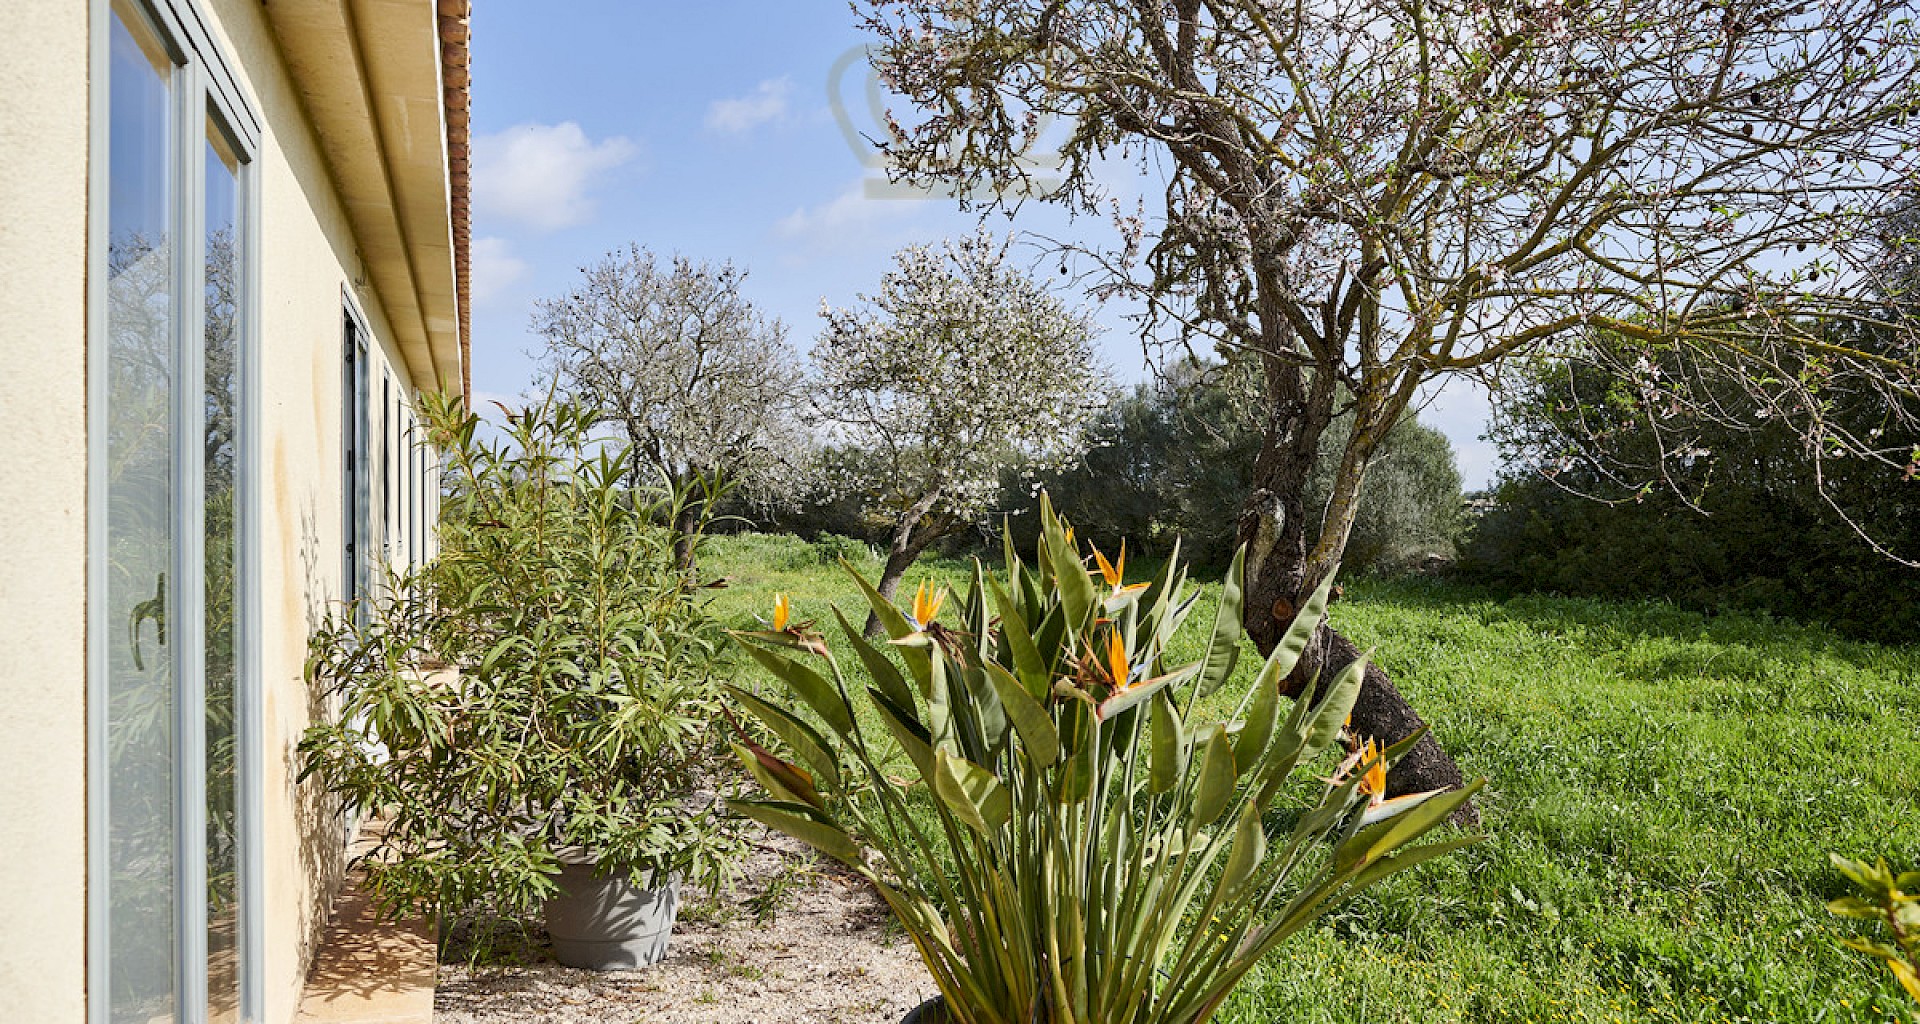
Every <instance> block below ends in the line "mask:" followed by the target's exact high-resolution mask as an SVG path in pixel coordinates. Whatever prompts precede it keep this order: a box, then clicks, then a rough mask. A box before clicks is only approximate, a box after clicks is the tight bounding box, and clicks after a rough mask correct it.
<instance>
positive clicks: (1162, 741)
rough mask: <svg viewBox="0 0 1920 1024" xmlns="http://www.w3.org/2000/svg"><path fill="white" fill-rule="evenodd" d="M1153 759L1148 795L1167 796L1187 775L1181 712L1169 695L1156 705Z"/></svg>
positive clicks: (1164, 696) (1155, 700) (1154, 707)
mask: <svg viewBox="0 0 1920 1024" xmlns="http://www.w3.org/2000/svg"><path fill="white" fill-rule="evenodd" d="M1151 757H1152V762H1153V763H1152V771H1151V772H1150V774H1149V775H1148V776H1147V789H1148V791H1149V792H1153V793H1165V792H1166V791H1167V790H1170V789H1172V788H1173V787H1174V786H1176V785H1178V784H1179V782H1180V779H1181V778H1182V777H1183V776H1185V775H1186V774H1187V734H1186V729H1185V728H1184V727H1183V726H1182V725H1181V724H1180V712H1179V710H1178V709H1177V708H1175V707H1174V706H1173V698H1172V697H1171V696H1169V695H1168V694H1166V693H1161V694H1160V695H1158V696H1157V697H1155V698H1154V701H1153V747H1152V750H1151Z"/></svg>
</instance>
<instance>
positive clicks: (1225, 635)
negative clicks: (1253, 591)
mask: <svg viewBox="0 0 1920 1024" xmlns="http://www.w3.org/2000/svg"><path fill="white" fill-rule="evenodd" d="M1246 576H1247V548H1246V545H1244V544H1243V545H1241V546H1240V549H1239V550H1237V551H1235V552H1234V553H1233V567H1232V568H1231V569H1229V570H1227V578H1226V581H1225V582H1224V583H1222V584H1221V587H1220V607H1219V609H1218V610H1217V611H1215V613H1214V616H1213V636H1212V638H1211V639H1209V640H1208V641H1207V657H1206V667H1205V668H1204V669H1202V670H1201V672H1200V680H1199V682H1197V683H1195V684H1194V693H1195V695H1196V696H1197V697H1198V698H1200V699H1205V698H1206V697H1208V696H1211V695H1212V694H1213V692H1214V691H1215V690H1218V689H1219V688H1220V687H1221V685H1222V684H1224V683H1225V682H1226V681H1227V677H1229V676H1231V675H1233V666H1234V665H1236V664H1238V663H1239V661H1240V636H1241V633H1242V631H1243V630H1245V628H1246V625H1245V616H1246V607H1245V603H1244V593H1245V589H1246Z"/></svg>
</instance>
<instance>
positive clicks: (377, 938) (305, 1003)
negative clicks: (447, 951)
mask: <svg viewBox="0 0 1920 1024" xmlns="http://www.w3.org/2000/svg"><path fill="white" fill-rule="evenodd" d="M360 883H361V875H360V874H359V872H355V873H354V874H353V875H352V876H351V877H350V878H348V880H347V887H346V889H345V890H344V891H343V892H341V894H340V898H339V899H338V900H336V901H335V902H334V906H333V920H332V921H331V922H329V923H328V925H327V930H326V934H325V937H324V938H322V939H321V942H320V949H319V951H318V952H317V953H315V955H314V958H313V971H312V972H311V973H310V974H308V975H307V987H306V990H305V991H304V992H303V993H302V994H301V996H300V1013H299V1014H298V1015H297V1016H296V1017H295V1018H294V1022H295V1024H432V1021H433V983H434V976H435V972H436V970H437V968H438V950H437V949H436V948H435V944H434V932H433V927H432V925H431V923H430V922H428V921H426V920H425V919H414V920H403V921H381V920H379V918H378V915H377V914H376V913H375V910H374V905H373V900H372V899H371V898H369V897H368V896H367V895H366V894H365V893H364V892H363V891H362V887H361V884H360Z"/></svg>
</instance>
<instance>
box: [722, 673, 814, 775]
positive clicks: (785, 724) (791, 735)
mask: <svg viewBox="0 0 1920 1024" xmlns="http://www.w3.org/2000/svg"><path fill="white" fill-rule="evenodd" d="M725 687H726V690H727V692H728V693H730V694H732V695H733V699H734V700H736V701H739V702H740V706H741V707H743V708H746V709H747V711H748V712H749V713H750V714H752V715H753V717H755V718H758V719H759V720H760V721H761V722H762V723H763V724H765V725H766V727H767V728H768V729H771V730H772V731H773V734H774V735H775V736H778V737H780V742H782V743H785V744H786V745H787V749H789V750H792V751H793V752H794V753H796V754H798V755H800V759H801V760H803V761H805V762H807V766H808V767H810V768H812V769H813V774H814V776H815V777H817V778H821V779H825V780H826V782H827V784H828V785H829V786H831V787H833V788H834V789H838V788H840V761H839V759H838V758H836V757H834V755H833V752H832V751H830V750H828V749H827V741H826V738H825V737H823V736H821V735H820V734H819V733H818V732H816V731H814V728H813V726H811V725H808V724H807V723H805V722H803V721H801V720H800V719H798V718H796V717H794V716H793V715H791V714H788V713H787V712H786V711H785V710H783V709H781V708H777V707H774V706H773V705H772V704H769V703H767V702H766V701H764V700H761V699H760V698H759V697H758V696H756V695H754V694H753V693H750V692H748V691H746V690H743V689H741V688H740V687H738V686H735V685H733V684H731V683H727V684H725Z"/></svg>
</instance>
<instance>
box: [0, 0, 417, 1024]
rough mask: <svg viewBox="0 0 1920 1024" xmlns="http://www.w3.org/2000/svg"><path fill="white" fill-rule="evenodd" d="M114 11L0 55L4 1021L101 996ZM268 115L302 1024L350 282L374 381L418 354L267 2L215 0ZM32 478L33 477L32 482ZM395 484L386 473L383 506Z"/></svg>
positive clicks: (275, 526)
mask: <svg viewBox="0 0 1920 1024" xmlns="http://www.w3.org/2000/svg"><path fill="white" fill-rule="evenodd" d="M93 6H94V5H93V4H90V3H85V2H80V0H12V2H11V3H9V4H8V5H7V10H8V15H9V17H8V19H7V23H8V27H9V29H11V30H12V34H11V36H10V39H11V41H12V43H13V46H12V47H10V55H9V57H8V59H7V60H6V61H0V480H7V481H11V485H8V486H6V487H5V489H4V493H5V495H6V498H5V500H4V501H0V550H4V551H6V552H7V556H6V557H5V558H0V610H4V616H5V617H4V620H0V621H4V622H5V627H4V630H0V634H3V635H4V641H0V758H4V760H5V763H6V766H7V767H6V769H5V770H4V771H0V866H4V871H0V877H4V878H5V879H7V881H8V882H9V884H10V888H9V893H8V896H7V907H6V909H7V924H6V926H5V927H0V993H4V1000H5V1001H4V1004H0V1018H4V1019H5V1020H9V1021H12V1020H20V1021H33V1022H35V1024H83V1021H84V1020H85V1011H86V974H85V971H86V889H85V886H86V874H85V869H86V860H87V858H86V852H87V847H86V800H87V793H86V732H85V730H86V701H85V697H86V675H85V670H86V665H85V659H86V644H85V638H86V619H85V601H86V593H85V581H86V565H87V542H86V509H87V506H86V501H87V494H86V465H87V464H86V361H85V348H86V308H87V307H86V298H87V293H86V237H87V218H88V202H87V191H86V190H87V177H88V159H89V157H88V81H87V79H88V39H89V24H88V20H89V13H90V8H92V7H93ZM201 6H202V8H203V9H204V10H205V11H206V13H208V14H209V15H210V19H209V20H210V22H211V25H210V28H211V30H212V31H213V32H214V34H215V35H216V37H217V40H218V42H219V45H220V47H221V49H223V50H224V52H225V55H226V57H227V59H228V60H229V61H231V62H233V65H234V68H233V69H234V72H235V73H236V75H237V76H238V77H239V78H240V79H241V81H242V86H243V91H244V92H245V93H246V94H247V95H248V96H249V97H250V98H251V99H252V101H253V102H254V103H255V104H256V106H257V112H258V114H259V115H260V118H261V120H262V122H263V123H264V126H265V129H264V133H263V136H262V140H261V149H260V153H259V156H258V170H257V174H256V177H255V179H254V180H255V187H256V188H258V189H259V195H260V203H259V205H258V206H257V207H256V209H257V210H258V211H259V215H260V232H259V234H258V235H257V236H256V237H257V238H258V240H259V249H258V251H256V252H254V253H253V254H252V256H253V258H255V259H256V260H258V266H259V268H260V277H259V282H260V306H259V320H258V323H257V324H256V325H255V327H254V330H253V331H252V333H251V335H250V340H251V342H252V343H254V344H256V345H258V346H259V349H258V351H259V358H260V360H261V364H262V366H263V370H262V372H261V374H260V376H259V378H258V379H259V382H260V389H259V392H258V393H257V394H254V395H249V396H248V399H249V400H252V401H257V402H258V409H259V417H258V419H257V423H258V426H259V433H258V435H257V436H256V437H255V438H254V439H253V441H254V443H255V446H256V447H255V456H254V461H253V466H254V467H255V468H256V469H257V471H258V473H259V482H260V487H259V489H258V491H257V493H258V494H259V495H260V497H261V500H262V501H263V503H264V507H262V508H261V509H260V510H259V513H260V517H259V518H260V528H261V536H260V550H261V552H262V554H263V557H262V559H261V562H262V564H261V565H260V566H259V572H260V593H261V595H262V607H260V608H259V609H258V613H259V615H260V620H259V627H260V632H259V636H260V640H261V648H262V649H261V655H262V657H261V669H262V677H261V679H260V681H259V685H260V686H261V688H262V691H261V692H262V694H263V697H264V701H263V706H264V735H262V736H260V737H258V738H257V740H258V742H259V743H261V744H262V745H263V748H264V752H265V771H264V779H263V783H264V785H263V791H264V807H262V808H261V812H262V813H261V824H262V836H263V855H264V856H263V861H264V868H265V879H264V886H263V888H264V893H263V896H262V898H263V900H264V914H263V915H262V916H263V918H264V921H265V923H266V929H265V934H264V937H263V938H264V946H265V963H264V965H263V969H264V976H263V977H262V979H261V981H262V982H263V992H264V997H265V1010H266V1013H265V1018H264V1019H265V1021H267V1022H268V1024H284V1022H287V1021H290V1020H291V1019H292V1018H293V1016H294V1013H295V1011H296V1009H297V1006H298V1001H299V995H300V989H301V985H302V983H303V981H304V978H305V972H306V968H307V965H308V963H309V961H310V958H311V955H312V950H313V943H314V942H315V941H316V939H317V937H318V935H319V933H320V929H321V926H322V925H323V924H324V917H325V913H326V908H327V904H328V901H329V899H330V897H331V895H332V893H333V891H334V889H335V888H336V887H337V884H338V881H339V875H340V869H341V863H340V860H341V849H342V845H341V844H342V838H343V836H342V823H341V820H340V818H339V816H338V815H337V814H336V813H335V811H334V808H332V807H331V806H329V804H328V802H327V801H326V800H325V799H323V798H322V797H321V795H320V794H319V793H318V791H317V789H316V788H315V787H313V786H304V787H303V786H301V785H299V784H298V783H297V781H296V779H297V776H298V772H299V765H298V762H297V759H296V752H295V745H296V744H297V743H298V741H299V738H300V735H301V732H302V731H303V730H304V729H305V728H306V726H307V725H308V723H309V722H310V721H312V719H313V717H314V716H315V715H316V714H319V713H321V712H322V710H323V709H322V706H321V701H320V699H319V697H318V695H316V694H313V693H311V692H309V690H308V688H307V686H306V684H305V682H304V681H303V679H302V666H303V664H304V661H305V656H306V641H307V635H308V631H309V629H310V628H311V627H312V625H313V624H314V623H316V622H317V621H318V620H319V619H320V618H321V617H322V616H324V615H326V614H327V613H328V612H329V611H330V610H331V608H332V607H333V602H334V601H335V600H336V599H337V597H338V595H339V594H340V593H341V575H342V561H343V555H342V507H343V500H342V489H343V488H342V478H343V466H342V444H341V438H342V418H343V417H342V373H341V365H342V352H343V349H342V327H341V315H342V314H341V304H342V296H343V294H345V295H349V296H351V297H352V298H353V299H354V301H355V302H356V303H357V305H358V307H359V309H360V310H361V311H362V313H363V314H364V315H365V318H366V320H367V323H368V325H369V326H370V328H371V330H372V333H373V335H374V351H373V353H372V355H373V363H374V372H373V380H374V381H375V384H374V398H375V401H377V400H378V395H379V384H378V382H379V381H380V380H381V379H382V375H383V374H387V373H389V372H390V373H391V375H392V377H393V379H394V380H395V382H396V386H399V387H402V388H404V387H405V385H404V384H403V383H401V382H404V381H406V380H407V379H409V375H408V374H407V373H404V372H401V371H399V370H398V369H397V368H398V367H399V365H400V361H399V358H398V352H397V349H396V347H395V346H394V344H393V342H392V337H393V334H392V332H391V331H390V330H389V328H388V324H387V319H386V313H385V310H384V309H383V307H382V303H381V301H380V297H379V296H378V295H376V294H374V293H373V292H372V291H371V290H370V289H369V288H368V287H367V285H366V273H365V269H364V267H363V266H362V264H361V258H360V255H359V253H358V252H357V249H356V246H355V242H354V238H353V235H352V231H351V230H350V229H349V226H348V221H347V218H346V215H345V211H344V210H343V208H342V206H341V203H340V201H339V199H338V197H337V195H336V193H335V190H334V187H333V184H332V182H331V180H330V178H329V175H328V171H327V167H326V161H325V160H324V159H323V154H322V153H321V151H320V149H319V147H318V145H317V143H316V141H315V137H314V135H313V132H312V131H311V129H310V128H309V126H308V123H307V121H306V118H305V115H304V113H303V112H302V109H301V105H300V99H299V96H298V93H297V92H296V90H295V88H294V85H293V82H292V81H291V80H290V78H289V76H288V73H287V70H286V68H285V66H284V63H283V61H282V59H281V56H280V49H279V46H278V44H277V43H276V41H275V40H274V39H273V38H272V36H271V35H270V34H269V32H268V29H267V24H266V22H265V20H264V17H263V15H262V11H261V6H260V4H259V3H258V2H257V0H202V2H201ZM29 481H30V482H31V483H30V485H29V486H23V484H26V483H27V482H29ZM380 500H381V497H380V495H379V492H378V491H377V490H376V496H375V501H380Z"/></svg>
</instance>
